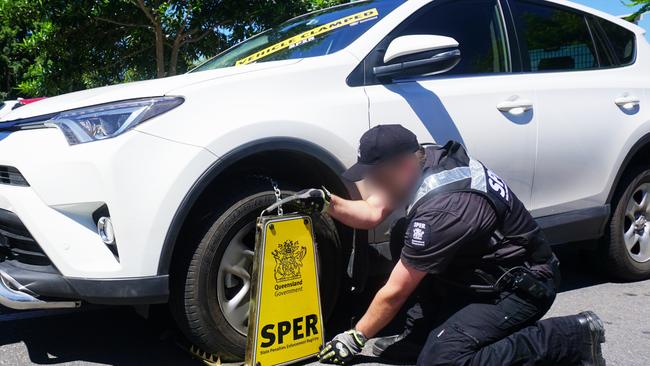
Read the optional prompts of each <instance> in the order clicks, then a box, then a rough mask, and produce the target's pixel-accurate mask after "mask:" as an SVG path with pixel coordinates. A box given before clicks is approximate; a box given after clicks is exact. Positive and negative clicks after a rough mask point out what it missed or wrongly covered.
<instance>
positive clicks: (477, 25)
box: [393, 0, 510, 75]
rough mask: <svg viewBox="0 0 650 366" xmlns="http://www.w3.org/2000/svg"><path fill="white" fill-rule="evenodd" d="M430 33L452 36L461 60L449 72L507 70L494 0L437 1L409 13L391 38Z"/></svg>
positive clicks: (503, 37)
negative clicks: (412, 13) (409, 15)
mask: <svg viewBox="0 0 650 366" xmlns="http://www.w3.org/2000/svg"><path fill="white" fill-rule="evenodd" d="M414 34H432V35H438V36H448V37H452V38H454V39H455V40H456V41H458V43H459V44H460V52H461V61H460V63H459V64H458V66H456V67H455V68H454V69H452V70H451V71H449V72H447V73H446V74H445V75H449V74H485V73H500V72H507V71H510V57H509V55H508V50H507V47H506V40H505V35H504V34H505V31H504V27H503V21H502V18H501V11H500V8H499V6H498V4H497V1H496V0H456V1H446V2H443V3H441V4H438V2H436V3H435V5H434V6H430V7H427V8H425V9H423V10H421V11H420V12H418V13H416V14H415V15H413V16H412V17H411V18H410V19H408V20H407V21H406V23H404V25H403V26H402V27H400V28H399V29H398V32H397V33H396V34H394V37H393V38H396V37H399V36H406V35H414Z"/></svg>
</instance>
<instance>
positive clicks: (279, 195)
mask: <svg viewBox="0 0 650 366" xmlns="http://www.w3.org/2000/svg"><path fill="white" fill-rule="evenodd" d="M269 180H270V181H271V185H272V186H273V193H275V200H276V201H277V202H278V216H282V215H284V210H283V209H282V204H281V203H280V202H281V201H282V192H281V191H280V188H279V187H278V182H276V181H274V180H273V178H269Z"/></svg>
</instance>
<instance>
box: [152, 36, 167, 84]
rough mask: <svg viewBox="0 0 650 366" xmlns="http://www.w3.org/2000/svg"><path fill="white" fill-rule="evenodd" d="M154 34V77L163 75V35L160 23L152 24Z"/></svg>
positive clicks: (162, 76)
mask: <svg viewBox="0 0 650 366" xmlns="http://www.w3.org/2000/svg"><path fill="white" fill-rule="evenodd" d="M154 32H155V34H156V77H157V78H164V77H165V35H164V34H163V30H162V27H161V26H160V24H156V25H155V26H154Z"/></svg>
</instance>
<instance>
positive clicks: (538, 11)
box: [513, 1, 598, 72]
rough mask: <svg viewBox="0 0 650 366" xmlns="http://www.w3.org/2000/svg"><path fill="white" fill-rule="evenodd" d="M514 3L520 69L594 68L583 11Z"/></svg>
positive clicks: (594, 55)
mask: <svg viewBox="0 0 650 366" xmlns="http://www.w3.org/2000/svg"><path fill="white" fill-rule="evenodd" d="M514 5H515V6H514V9H513V10H514V17H515V19H516V21H517V31H518V34H519V41H520V42H522V52H523V55H522V56H523V61H524V71H532V72H537V71H570V70H589V69H595V68H598V58H597V56H596V51H595V49H594V44H593V40H592V38H591V33H590V31H589V27H588V26H587V21H586V19H585V17H584V16H583V15H581V14H578V13H574V12H572V11H570V10H564V9H563V8H556V7H551V6H545V5H539V4H535V3H528V2H524V1H517V2H516V3H515V4H514Z"/></svg>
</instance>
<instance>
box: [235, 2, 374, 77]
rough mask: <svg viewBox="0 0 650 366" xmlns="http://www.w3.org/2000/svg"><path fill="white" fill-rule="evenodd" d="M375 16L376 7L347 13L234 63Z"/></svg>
mask: <svg viewBox="0 0 650 366" xmlns="http://www.w3.org/2000/svg"><path fill="white" fill-rule="evenodd" d="M377 16H379V11H378V10H377V8H373V9H368V10H365V11H362V12H359V13H356V14H352V15H349V16H347V17H345V18H341V19H338V20H335V21H333V22H329V23H327V24H324V25H321V26H318V27H316V28H313V29H310V30H308V31H306V32H303V33H300V34H299V35H297V36H293V37H291V38H288V39H285V40H284V41H282V42H278V43H276V44H274V45H272V46H269V47H267V48H265V49H263V50H261V51H257V52H255V53H254V54H252V55H250V56H247V57H244V58H242V59H241V60H238V61H237V62H236V63H235V65H236V66H239V65H248V64H250V63H253V62H255V61H257V60H260V59H262V58H264V57H267V56H269V55H272V54H274V53H276V52H278V51H282V50H284V49H287V48H294V47H296V46H299V45H301V44H304V43H307V42H311V41H313V40H314V38H316V37H318V36H320V35H322V34H325V33H329V32H331V31H333V30H336V29H339V28H342V27H345V26H348V25H352V24H356V23H358V22H360V21H362V20H366V19H371V18H375V17H377Z"/></svg>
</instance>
